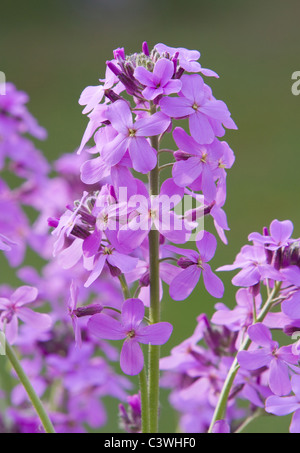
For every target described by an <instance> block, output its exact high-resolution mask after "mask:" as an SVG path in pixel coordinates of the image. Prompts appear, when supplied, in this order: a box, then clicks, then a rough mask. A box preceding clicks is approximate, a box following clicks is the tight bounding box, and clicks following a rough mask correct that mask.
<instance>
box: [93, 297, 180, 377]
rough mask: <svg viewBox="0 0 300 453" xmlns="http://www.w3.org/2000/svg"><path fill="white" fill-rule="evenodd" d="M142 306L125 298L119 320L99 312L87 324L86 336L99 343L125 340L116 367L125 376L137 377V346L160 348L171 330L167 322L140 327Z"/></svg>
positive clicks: (140, 354)
mask: <svg viewBox="0 0 300 453" xmlns="http://www.w3.org/2000/svg"><path fill="white" fill-rule="evenodd" d="M144 313H145V307H144V304H143V302H142V301H141V300H140V299H127V300H126V301H125V302H124V304H123V307H122V315H121V321H118V320H116V319H114V318H112V317H111V316H108V315H105V314H103V313H100V314H97V315H94V316H92V317H91V319H90V320H89V322H88V329H89V331H90V333H92V334H93V335H95V336H96V337H98V338H100V339H103V340H125V342H124V344H123V347H122V351H121V357H120V365H121V368H122V370H123V372H124V373H125V374H129V375H131V376H133V375H136V374H139V373H140V372H141V371H142V369H143V366H144V357H143V352H142V349H141V347H140V345H139V343H142V344H152V345H162V344H164V343H166V342H167V341H168V340H169V338H170V335H171V333H172V330H173V327H172V325H171V324H170V323H168V322H159V323H157V324H151V325H148V326H144V325H143V324H142V321H143V319H144Z"/></svg>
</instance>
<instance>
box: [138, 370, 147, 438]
mask: <svg viewBox="0 0 300 453" xmlns="http://www.w3.org/2000/svg"><path fill="white" fill-rule="evenodd" d="M139 382H140V392H141V406H142V433H148V432H149V400H148V381H147V372H146V365H144V368H143V369H142V371H141V372H140V374H139Z"/></svg>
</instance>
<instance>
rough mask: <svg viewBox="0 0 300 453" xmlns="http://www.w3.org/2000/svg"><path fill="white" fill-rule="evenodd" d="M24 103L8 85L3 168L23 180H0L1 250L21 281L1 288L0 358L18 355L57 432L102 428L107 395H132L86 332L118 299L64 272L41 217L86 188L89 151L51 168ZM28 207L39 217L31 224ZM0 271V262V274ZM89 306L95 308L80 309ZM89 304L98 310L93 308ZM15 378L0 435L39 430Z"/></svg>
mask: <svg viewBox="0 0 300 453" xmlns="http://www.w3.org/2000/svg"><path fill="white" fill-rule="evenodd" d="M27 100H28V97H27V95H26V94H25V93H23V92H20V91H18V90H17V89H16V88H15V87H14V85H12V84H10V83H8V84H7V89H6V95H3V96H2V95H1V96H0V155H1V165H3V166H4V165H5V167H4V168H3V173H2V175H3V178H4V177H5V176H6V175H7V173H8V172H10V173H13V174H14V175H16V176H17V178H18V179H16V181H19V182H20V183H19V186H18V185H17V182H16V184H15V186H16V187H15V188H14V189H10V187H9V186H8V184H7V183H6V182H5V181H4V179H0V209H1V219H0V250H1V251H3V253H4V254H5V255H6V258H7V259H8V262H9V264H10V265H11V266H13V267H17V268H18V269H17V271H16V275H17V277H18V278H19V279H20V280H21V281H22V282H24V283H25V284H24V285H23V286H20V287H19V288H17V289H13V288H11V287H9V286H8V285H0V333H1V335H2V332H4V333H5V342H4V344H3V345H2V343H1V346H3V351H5V346H6V344H9V345H13V346H14V348H17V350H18V355H19V354H20V356H21V357H22V360H21V366H22V368H23V369H24V371H25V373H26V374H27V376H28V378H29V379H30V382H31V385H32V386H33V388H34V390H35V392H36V394H37V395H38V397H40V398H43V399H45V398H46V401H47V404H46V405H45V407H46V409H47V411H48V412H49V415H50V418H51V420H52V421H53V423H54V425H55V430H56V431H57V432H85V431H86V426H87V425H89V426H90V427H92V428H94V429H99V427H101V426H103V425H104V424H105V423H106V419H107V415H106V410H105V406H104V403H103V402H102V399H103V397H105V396H111V397H114V398H116V399H117V400H118V401H126V398H127V392H128V390H130V389H131V384H130V382H129V381H127V380H126V379H125V378H123V377H121V376H119V375H118V374H117V373H115V372H114V371H113V369H112V367H111V366H110V365H109V364H108V362H115V361H116V360H118V356H119V354H118V351H117V350H116V349H115V348H113V347H112V346H111V345H109V344H106V343H104V342H100V346H101V348H102V351H103V354H102V356H101V357H99V355H98V357H97V355H96V354H95V352H96V349H98V347H99V341H97V342H95V341H94V339H93V338H92V337H91V336H90V335H89V334H88V331H87V321H88V318H89V316H88V315H89V314H91V313H98V312H99V311H102V309H103V307H105V305H108V304H109V305H110V307H115V308H116V309H119V308H121V305H122V294H121V292H120V289H119V287H118V286H117V285H116V284H115V282H114V281H113V280H110V279H108V278H107V275H106V276H105V275H104V274H105V273H104V274H103V278H102V280H101V281H98V282H95V283H94V284H93V285H91V287H90V288H89V289H86V290H85V289H84V288H83V283H84V281H85V280H86V278H87V272H86V271H85V270H84V269H82V268H79V267H77V269H75V268H74V267H73V269H72V270H71V271H69V270H67V269H66V270H63V269H62V268H61V265H60V263H58V260H57V259H55V258H53V257H52V251H53V243H54V237H53V236H51V235H50V234H49V226H48V223H47V219H48V218H51V219H52V222H56V221H57V220H56V219H57V218H59V217H60V216H61V213H62V212H63V211H64V209H65V207H66V206H67V205H69V204H70V203H71V202H72V200H73V199H74V197H77V196H79V195H80V194H81V193H82V191H84V190H87V186H85V184H84V183H82V181H81V180H80V177H79V174H80V166H81V165H82V163H83V158H84V154H85V153H82V156H76V155H75V156H74V154H66V155H64V156H62V157H61V158H60V159H59V160H57V161H56V162H54V163H53V165H50V164H49V163H48V162H47V161H46V160H45V158H44V157H43V155H42V153H41V152H39V151H38V150H36V149H35V147H34V145H33V143H32V142H31V141H30V140H29V138H28V136H29V135H33V136H34V137H36V138H40V139H42V138H45V137H46V132H45V131H44V129H42V128H41V127H40V126H39V125H38V123H37V122H36V120H35V119H34V118H33V117H32V116H31V115H30V113H29V112H28V110H27V109H26V106H25V103H26V102H27ZM51 172H52V174H51ZM54 172H55V176H53V174H54ZM2 175H1V176H2ZM50 175H51V177H50ZM89 189H90V186H89ZM97 189H98V185H97ZM27 206H29V207H30V208H31V209H32V210H34V212H35V213H36V215H35V220H34V223H33V224H32V221H31V219H30V218H29V216H27V213H26V207H27ZM50 223H51V222H50ZM28 245H29V246H30V247H31V248H32V249H33V250H34V251H35V252H37V253H38V255H39V256H41V257H42V258H43V259H45V260H47V262H46V264H45V266H44V267H43V268H41V269H39V271H37V270H36V269H34V268H33V267H31V266H30V265H28V264H27V260H26V258H25V254H26V248H27V246H28ZM20 266H21V267H20ZM4 267H5V264H4V265H3V267H2V264H1V271H2V272H3V269H4ZM4 271H5V269H4ZM74 280H76V283H77V285H75V282H74ZM80 282H82V284H81V283H80ZM91 300H93V304H92V307H91V305H89V306H88V308H85V304H86V303H87V302H88V301H89V302H90V301H91ZM111 301H113V302H111ZM77 305H78V306H77ZM68 307H69V308H68ZM93 307H97V308H94V311H91V310H92V308H93ZM95 310H96V311H95ZM46 312H47V313H46ZM104 313H105V309H104ZM72 321H73V325H74V327H75V328H76V329H77V330H76V331H77V332H79V334H78V336H77V337H76V339H77V340H78V341H77V344H79V345H80V346H81V348H80V349H79V348H78V347H74V332H73V329H72ZM2 338H3V337H1V338H0V340H1V339H2ZM3 360H4V358H3ZM5 368H6V367H3V368H2V371H1V373H5V371H4V370H5ZM12 377H13V381H12V382H16V385H15V386H14V387H13V389H12V392H11V394H10V395H9V394H8V395H4V394H2V393H1V400H2V399H5V402H4V401H3V403H4V407H6V409H5V410H4V411H3V416H2V415H1V420H0V431H1V432H16V433H19V432H21V433H29V432H39V431H41V430H42V429H43V428H42V427H41V421H40V420H39V418H38V416H37V414H36V413H35V411H34V410H33V408H32V407H31V405H30V402H29V398H28V395H27V393H26V392H25V390H24V387H23V386H22V385H21V384H20V383H17V382H18V381H15V378H18V376H17V375H16V374H15V372H13V373H12ZM49 394H51V398H50V400H49V399H48V396H47V395H49ZM45 395H46V397H45ZM7 401H10V407H7Z"/></svg>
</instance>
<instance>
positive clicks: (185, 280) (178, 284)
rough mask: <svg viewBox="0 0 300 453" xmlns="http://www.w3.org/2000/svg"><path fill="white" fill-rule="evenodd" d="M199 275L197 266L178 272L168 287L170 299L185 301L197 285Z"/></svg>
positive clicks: (199, 271)
mask: <svg viewBox="0 0 300 453" xmlns="http://www.w3.org/2000/svg"><path fill="white" fill-rule="evenodd" d="M200 275H201V269H200V268H199V267H198V266H197V265H191V266H189V267H188V268H187V269H184V270H183V271H182V272H180V274H178V276H177V277H176V278H174V280H172V282H171V285H170V296H171V297H172V299H174V300H184V299H186V298H187V297H188V296H189V295H190V294H191V293H192V291H193V290H194V288H195V286H196V285H197V283H198V281H199V278H200Z"/></svg>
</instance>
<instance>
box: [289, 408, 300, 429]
mask: <svg viewBox="0 0 300 453" xmlns="http://www.w3.org/2000/svg"><path fill="white" fill-rule="evenodd" d="M290 433H291V434H299V433H300V410H297V411H296V412H295V413H294V415H293V418H292V422H291V424H290Z"/></svg>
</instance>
